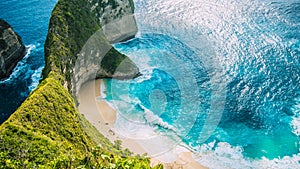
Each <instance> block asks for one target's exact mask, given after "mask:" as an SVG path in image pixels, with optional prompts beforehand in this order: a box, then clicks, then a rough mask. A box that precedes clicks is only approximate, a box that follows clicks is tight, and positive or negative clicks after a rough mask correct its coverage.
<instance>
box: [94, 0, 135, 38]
mask: <svg viewBox="0 0 300 169" xmlns="http://www.w3.org/2000/svg"><path fill="white" fill-rule="evenodd" d="M90 2H91V3H92V4H93V6H92V11H95V12H96V16H97V18H98V21H99V23H100V24H101V25H102V29H103V33H104V34H105V36H106V38H107V39H108V40H109V41H110V42H111V43H116V42H120V41H124V40H128V39H130V38H132V37H134V36H135V34H136V33H137V31H138V29H137V25H136V21H135V18H134V15H133V13H134V5H133V0H91V1H90Z"/></svg>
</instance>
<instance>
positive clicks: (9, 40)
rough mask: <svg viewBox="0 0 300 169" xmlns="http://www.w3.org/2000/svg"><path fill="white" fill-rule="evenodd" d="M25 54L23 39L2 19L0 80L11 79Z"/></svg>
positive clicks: (0, 32)
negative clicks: (10, 76)
mask: <svg viewBox="0 0 300 169" xmlns="http://www.w3.org/2000/svg"><path fill="white" fill-rule="evenodd" d="M25 53H26V48H25V46H24V44H23V42H22V39H21V37H20V36H19V35H18V34H17V33H16V32H15V31H14V30H13V28H12V27H11V26H10V25H9V24H8V23H7V22H6V21H4V20H3V19H0V79H5V78H8V77H9V75H10V74H11V73H12V71H13V69H14V68H15V66H16V65H17V64H18V62H19V61H20V60H21V59H22V58H23V57H24V56H25Z"/></svg>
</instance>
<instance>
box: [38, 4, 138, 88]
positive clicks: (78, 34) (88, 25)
mask: <svg viewBox="0 0 300 169" xmlns="http://www.w3.org/2000/svg"><path fill="white" fill-rule="evenodd" d="M95 3H96V2H95ZM91 8H92V4H90V3H89V2H88V1H86V0H69V1H67V0H60V1H58V3H57V5H56V6H55V9H54V10H53V13H52V17H51V19H50V24H49V32H48V36H47V39H46V42H45V61H46V64H45V69H44V71H43V77H45V78H46V77H48V74H49V72H50V71H54V72H56V73H58V74H60V75H62V76H63V77H64V79H63V83H65V84H66V85H67V87H68V90H69V92H72V83H71V80H72V77H73V76H74V72H73V71H74V70H73V68H74V66H75V64H76V61H77V58H78V54H79V53H80V51H81V50H82V48H83V46H84V45H85V44H86V43H87V41H88V39H89V38H90V37H92V35H93V34H94V33H95V32H97V31H98V30H99V29H100V28H101V26H100V24H99V23H98V18H97V14H96V13H95V11H92V10H91ZM98 38H99V39H102V43H106V44H107V46H110V47H111V49H110V50H109V52H107V55H105V59H103V61H105V64H101V65H102V66H103V65H105V66H106V67H103V68H104V70H107V74H109V75H107V74H105V75H99V76H98V77H102V78H103V77H109V78H111V77H113V73H114V72H112V71H114V70H116V68H117V67H118V66H119V65H120V63H121V62H122V61H123V60H125V59H126V60H130V59H128V57H127V56H125V55H123V54H121V53H119V52H118V51H117V50H115V49H114V48H113V47H112V46H111V45H110V44H109V42H108V40H107V39H106V37H105V36H104V35H102V36H101V37H98ZM130 64H131V66H133V67H136V65H135V64H134V63H133V62H131V63H130ZM108 65H109V66H108ZM99 66H100V64H99ZM107 67H109V69H105V68H107ZM137 70H138V69H137ZM124 73H125V74H126V71H125V72H124ZM136 74H138V72H136ZM73 92H74V91H73Z"/></svg>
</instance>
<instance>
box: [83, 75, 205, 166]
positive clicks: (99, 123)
mask: <svg viewBox="0 0 300 169" xmlns="http://www.w3.org/2000/svg"><path fill="white" fill-rule="evenodd" d="M101 87H102V90H104V89H103V84H102V80H101V79H99V80H95V81H89V82H87V83H86V84H84V85H83V86H82V87H81V90H80V92H79V95H78V101H79V106H78V109H79V112H80V113H81V114H83V115H84V117H85V118H86V119H87V120H88V121H89V122H90V123H91V124H93V125H94V126H95V127H96V129H97V130H98V131H99V132H100V133H102V134H103V135H104V136H105V137H107V138H108V139H109V140H110V141H111V142H114V140H121V141H122V147H123V148H128V149H129V150H130V151H131V152H133V153H134V154H141V155H143V154H147V155H148V156H149V157H150V158H151V165H156V164H159V163H161V164H163V165H164V168H167V169H168V168H173V169H174V168H183V169H203V168H206V167H203V166H202V165H200V164H199V163H198V162H196V161H195V160H194V158H193V157H192V156H193V153H192V152H191V151H190V150H188V149H186V148H184V147H182V146H180V145H176V146H175V147H170V148H169V149H170V151H168V152H166V153H165V154H158V155H155V156H154V154H155V152H157V151H158V150H157V149H159V148H160V147H158V146H157V145H151V144H149V143H148V142H145V141H143V140H137V139H133V138H128V137H126V136H124V135H122V134H120V133H118V132H115V130H114V124H115V122H116V118H117V111H116V110H115V109H114V108H113V107H112V106H110V105H109V104H108V103H107V102H106V101H105V100H103V99H102V97H101V94H100V93H101V89H100V88H101ZM157 139H160V141H159V143H160V142H161V139H163V140H166V139H167V138H166V136H158V137H157ZM155 142H156V143H157V141H155ZM174 145H175V144H174ZM162 146H164V145H162ZM155 147H156V150H155ZM164 148H166V147H165V146H164Z"/></svg>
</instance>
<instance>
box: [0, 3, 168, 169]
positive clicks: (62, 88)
mask: <svg viewBox="0 0 300 169" xmlns="http://www.w3.org/2000/svg"><path fill="white" fill-rule="evenodd" d="M109 1H110V0H109ZM110 2H111V1H110ZM94 5H95V4H92V1H88V0H59V1H58V3H57V5H56V7H55V9H54V10H53V13H52V17H51V20H50V24H49V32H48V36H47V40H46V43H45V60H46V65H45V69H44V71H43V80H42V82H41V83H40V84H39V86H38V87H37V89H36V90H35V91H33V92H31V94H30V96H29V97H28V98H27V99H26V100H25V102H24V103H23V104H22V105H21V106H20V107H19V108H18V110H17V111H16V112H15V113H14V114H12V115H11V117H10V118H9V119H8V120H7V121H5V122H4V123H3V124H2V125H1V126H0V143H1V146H0V168H16V169H17V168H57V169H59V168H87V169H93V168H145V169H150V168H151V167H150V160H149V159H148V158H145V157H141V156H131V153H130V152H129V151H128V150H121V149H120V145H118V144H115V145H114V144H112V143H110V142H109V140H108V139H106V138H105V137H104V136H103V135H101V134H100V133H99V132H98V131H97V130H96V129H95V128H94V127H93V126H92V125H91V124H90V123H89V122H88V121H87V120H86V119H85V118H84V117H83V116H82V115H81V114H80V113H79V112H78V110H77V107H76V104H75V101H74V95H75V96H76V90H78V89H79V88H80V85H81V84H82V83H84V82H85V81H86V80H89V79H92V78H98V77H117V78H132V77H134V76H136V75H137V74H138V73H139V71H138V68H137V67H136V65H135V64H134V63H133V62H132V61H131V60H130V59H129V58H128V57H127V56H125V55H122V54H120V53H119V52H117V51H116V50H115V49H114V48H112V46H111V45H110V44H109V41H108V40H107V39H106V37H105V35H104V34H103V32H102V30H101V26H100V24H99V18H98V17H97V16H98V14H97V13H96V12H95V11H93V10H92V7H93V6H94ZM67 89H68V91H67ZM71 94H73V97H72V95H71ZM96 145H98V146H97V147H96ZM155 168H157V169H158V168H162V166H161V165H159V166H157V167H155Z"/></svg>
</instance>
